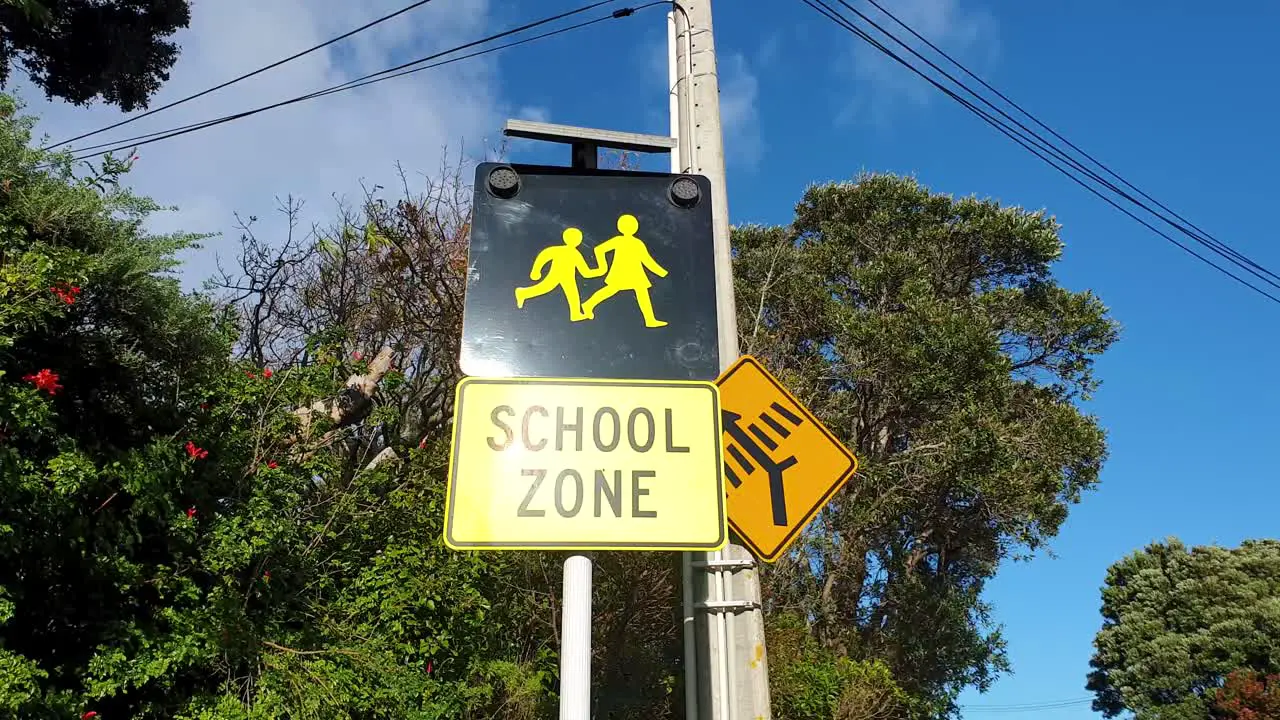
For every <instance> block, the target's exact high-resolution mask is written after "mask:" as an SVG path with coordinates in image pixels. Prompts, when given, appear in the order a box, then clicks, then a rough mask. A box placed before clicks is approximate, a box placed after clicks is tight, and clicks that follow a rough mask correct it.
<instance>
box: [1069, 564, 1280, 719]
mask: <svg viewBox="0 0 1280 720" xmlns="http://www.w3.org/2000/svg"><path fill="white" fill-rule="evenodd" d="M1102 618H1103V625H1102V629H1101V630H1099V631H1098V635H1097V638H1096V639H1095V640H1094V646H1095V648H1096V650H1095V653H1094V657H1093V660H1092V661H1091V663H1090V664H1091V666H1092V667H1093V668H1094V670H1093V672H1092V673H1090V675H1089V682H1088V687H1089V689H1090V690H1092V691H1093V692H1094V693H1095V695H1096V698H1095V700H1094V703H1093V704H1094V709H1096V710H1099V711H1101V712H1103V713H1104V714H1106V716H1107V717H1115V716H1117V715H1120V714H1121V713H1124V712H1131V713H1133V714H1134V715H1135V716H1136V718H1137V720H1191V719H1192V718H1195V719H1196V720H1201V719H1202V718H1204V717H1206V716H1207V713H1208V712H1209V709H1210V706H1211V705H1212V704H1213V701H1214V698H1215V697H1216V696H1217V691H1218V688H1220V687H1221V686H1222V685H1223V683H1224V680H1225V679H1226V678H1227V676H1228V675H1229V674H1230V673H1232V672H1234V671H1256V672H1261V673H1264V674H1274V673H1277V672H1280V541H1277V540H1253V541H1246V542H1245V543H1243V544H1242V545H1241V546H1240V547H1238V548H1235V549H1227V548H1222V547H1216V546H1207V547H1194V548H1187V547H1186V546H1184V545H1183V544H1182V543H1180V542H1178V541H1177V540H1169V541H1167V542H1163V543H1157V544H1153V545H1150V546H1148V547H1147V548H1145V549H1143V550H1141V551H1139V552H1135V553H1133V554H1132V555H1129V556H1128V557H1126V558H1124V559H1123V560H1120V561H1119V562H1117V563H1115V564H1114V565H1112V566H1111V568H1110V569H1109V570H1108V571H1107V580H1106V585H1105V587H1104V588H1103V590H1102ZM1241 691H1242V688H1232V692H1233V693H1234V694H1239V693H1240V692H1241ZM1259 692H1261V691H1259ZM1273 692H1274V691H1273Z"/></svg>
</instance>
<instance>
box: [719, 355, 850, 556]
mask: <svg viewBox="0 0 1280 720" xmlns="http://www.w3.org/2000/svg"><path fill="white" fill-rule="evenodd" d="M716 384H717V385H719V386H720V418H721V432H722V434H723V440H724V476H725V479H726V480H727V482H728V505H729V527H730V528H732V529H733V531H734V532H735V533H737V534H738V536H739V537H740V538H742V541H743V544H744V545H746V546H747V548H749V549H750V550H751V552H752V553H754V554H755V555H756V556H757V557H759V558H760V559H762V560H764V561H766V562H774V561H775V560H777V559H778V558H779V557H780V556H781V555H782V553H783V552H785V551H786V549H787V547H788V546H790V545H791V543H792V542H794V541H795V539H796V538H797V537H799V535H800V532H801V531H802V530H804V528H805V526H806V525H808V524H809V521H810V520H811V519H813V516H814V515H816V514H817V512H818V511H819V510H821V509H822V507H823V506H824V505H826V504H827V502H828V501H829V500H830V499H831V497H832V496H833V495H834V494H835V493H836V491H837V490H839V489H840V488H841V487H843V486H844V484H845V482H846V481H848V479H849V478H850V477H852V476H853V474H854V473H855V472H856V471H857V469H858V460H857V458H855V457H854V456H853V453H851V452H849V450H848V449H847V448H845V446H844V445H843V444H841V443H840V441H839V440H837V439H836V437H835V436H834V435H832V434H831V431H829V430H827V428H826V427H825V426H823V424H822V423H821V422H820V421H819V420H818V418H816V417H814V415H813V413H811V412H809V409H808V408H806V407H805V406H804V405H802V404H801V403H800V401H799V400H797V399H796V398H795V397H794V396H792V394H791V393H789V392H787V389H786V388H785V387H783V385H782V383H781V382H779V381H778V379H777V378H775V377H774V376H773V375H771V374H770V373H769V371H767V370H765V369H764V366H762V365H761V364H760V362H759V361H758V360H756V359H755V358H753V357H751V356H750V355H744V356H742V357H741V358H739V359H738V361H737V362H735V363H734V364H733V365H732V366H731V367H730V368H729V369H728V370H725V371H724V374H723V375H721V376H720V379H719V380H718V381H717V382H716Z"/></svg>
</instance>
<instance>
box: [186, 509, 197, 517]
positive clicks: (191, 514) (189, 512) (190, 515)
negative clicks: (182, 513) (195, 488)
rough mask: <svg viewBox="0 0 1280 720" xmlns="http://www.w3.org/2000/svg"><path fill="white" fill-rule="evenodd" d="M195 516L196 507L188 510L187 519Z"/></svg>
mask: <svg viewBox="0 0 1280 720" xmlns="http://www.w3.org/2000/svg"><path fill="white" fill-rule="evenodd" d="M195 516H196V509H195V508H194V507H189V508H187V517H188V518H193V517H195Z"/></svg>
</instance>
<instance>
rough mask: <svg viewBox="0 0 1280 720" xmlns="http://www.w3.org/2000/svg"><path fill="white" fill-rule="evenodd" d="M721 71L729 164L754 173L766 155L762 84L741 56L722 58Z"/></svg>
mask: <svg viewBox="0 0 1280 720" xmlns="http://www.w3.org/2000/svg"><path fill="white" fill-rule="evenodd" d="M717 70H718V71H719V75H720V122H721V124H722V125H723V127H724V144H725V162H726V164H728V165H729V166H734V165H737V166H739V167H741V168H744V169H748V170H750V169H754V168H755V167H756V165H757V164H758V163H759V162H760V158H761V156H762V155H763V154H764V142H763V139H762V138H761V135H760V109H759V96H760V81H759V80H758V79H757V78H756V76H755V74H754V73H752V72H751V68H750V67H749V66H748V65H747V59H746V57H744V56H743V55H742V54H741V53H731V54H728V55H723V56H721V57H720V58H719V63H718V66H717Z"/></svg>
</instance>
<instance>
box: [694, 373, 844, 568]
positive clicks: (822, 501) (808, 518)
mask: <svg viewBox="0 0 1280 720" xmlns="http://www.w3.org/2000/svg"><path fill="white" fill-rule="evenodd" d="M746 365H751V366H753V367H755V369H757V370H759V371H760V374H761V375H763V376H764V378H765V379H766V380H768V381H769V383H770V384H771V385H773V386H774V387H775V388H777V390H778V392H780V393H782V394H783V396H785V397H786V398H787V399H788V400H790V401H791V403H792V404H793V405H795V406H796V407H797V408H799V409H800V411H801V412H803V413H804V415H805V417H806V418H807V419H808V420H809V422H811V423H813V426H814V427H816V428H818V430H820V431H821V432H822V434H823V435H825V436H826V437H827V439H828V440H830V441H831V442H833V443H835V446H836V447H837V448H839V449H840V452H841V453H842V454H844V456H845V457H847V458H849V469H848V470H845V471H844V473H843V474H841V475H840V477H839V478H838V479H836V481H835V482H834V483H832V484H831V487H830V489H828V490H827V491H826V492H825V493H823V495H822V497H820V498H818V501H817V502H815V503H814V504H813V507H811V508H809V510H808V511H806V512H805V514H804V516H803V518H802V519H801V520H800V522H798V523H796V525H795V527H793V528H792V529H791V531H790V532H788V533H787V534H786V536H785V537H783V538H782V542H780V543H778V547H777V548H775V549H774V551H773V553H772V554H769V553H765V552H764V551H763V550H761V549H760V548H759V547H758V546H757V545H756V544H755V542H753V541H752V540H751V538H749V537H747V535H746V534H745V533H743V532H742V529H741V528H739V527H738V526H737V525H736V524H735V523H734V522H733V518H729V529H731V530H732V531H733V534H734V535H736V536H738V539H739V540H742V544H743V545H745V546H746V547H747V549H748V550H750V551H751V552H752V554H754V555H755V556H756V557H758V558H760V559H761V560H763V561H765V562H767V563H774V562H777V560H778V558H779V557H780V556H781V555H782V554H783V553H784V552H786V551H787V548H789V547H791V545H792V543H794V542H795V541H796V539H797V538H798V537H799V536H800V533H801V531H803V530H804V529H805V528H806V527H808V526H809V523H810V522H812V521H813V516H814V515H817V514H818V511H819V510H821V509H822V508H823V507H825V506H826V504H827V503H828V502H830V500H831V496H833V495H835V494H836V492H837V491H838V490H840V488H842V487H844V486H845V484H846V483H847V482H849V478H851V477H853V476H854V474H855V473H857V472H858V458H857V457H856V456H855V455H854V454H853V452H852V451H851V450H849V448H847V447H845V445H844V443H842V442H840V439H839V438H837V437H836V436H835V435H834V434H832V432H831V431H830V430H828V429H827V426H826V425H824V424H823V423H822V421H821V420H819V419H818V417H817V416H816V415H814V414H813V411H812V410H810V409H809V408H808V407H806V406H805V404H804V403H802V402H800V401H799V400H798V399H797V398H796V396H795V395H792V394H791V391H790V390H787V388H786V387H785V386H784V385H783V384H782V383H781V382H780V381H779V380H778V378H776V377H774V376H773V373H771V372H769V370H768V369H767V368H765V366H764V364H763V363H761V362H760V361H759V360H757V359H755V358H754V357H752V356H750V355H743V356H741V357H739V358H738V359H737V360H736V361H734V363H733V364H732V365H730V366H729V367H728V369H726V370H725V371H724V372H723V373H721V374H720V377H719V378H717V379H716V386H717V387H719V386H720V384H721V383H724V382H728V381H729V378H731V377H733V374H734V373H735V372H737V371H738V370H741V369H742V368H743V367H744V366H746ZM722 432H723V431H722ZM720 444H721V446H722V449H723V445H724V441H723V435H722V436H721V443H720Z"/></svg>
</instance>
